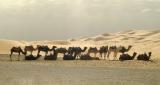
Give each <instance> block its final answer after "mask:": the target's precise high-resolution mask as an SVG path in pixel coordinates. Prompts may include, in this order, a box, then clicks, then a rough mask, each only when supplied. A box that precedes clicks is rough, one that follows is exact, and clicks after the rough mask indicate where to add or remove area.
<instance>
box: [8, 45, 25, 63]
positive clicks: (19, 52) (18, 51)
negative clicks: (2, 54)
mask: <svg viewBox="0 0 160 85" xmlns="http://www.w3.org/2000/svg"><path fill="white" fill-rule="evenodd" d="M10 51H11V54H10V60H11V61H12V54H13V53H18V54H19V55H18V61H20V55H21V53H22V54H24V55H26V53H25V52H24V51H23V50H22V49H21V47H12V48H11V50H10Z"/></svg>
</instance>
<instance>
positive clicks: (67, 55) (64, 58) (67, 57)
mask: <svg viewBox="0 0 160 85" xmlns="http://www.w3.org/2000/svg"><path fill="white" fill-rule="evenodd" d="M75 59H76V56H73V55H71V54H65V55H64V56H63V60H75Z"/></svg>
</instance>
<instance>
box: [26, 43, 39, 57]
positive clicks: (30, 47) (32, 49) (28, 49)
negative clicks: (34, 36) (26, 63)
mask: <svg viewBox="0 0 160 85" xmlns="http://www.w3.org/2000/svg"><path fill="white" fill-rule="evenodd" d="M35 50H37V48H36V49H35V48H34V47H33V46H32V45H30V46H25V47H24V51H25V52H26V54H27V52H28V51H29V52H30V53H31V55H32V53H33V51H35Z"/></svg>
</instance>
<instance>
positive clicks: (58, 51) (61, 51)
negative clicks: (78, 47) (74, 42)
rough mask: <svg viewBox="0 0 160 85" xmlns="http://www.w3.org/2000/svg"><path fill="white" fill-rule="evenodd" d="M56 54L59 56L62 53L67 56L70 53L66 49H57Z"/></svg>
mask: <svg viewBox="0 0 160 85" xmlns="http://www.w3.org/2000/svg"><path fill="white" fill-rule="evenodd" d="M55 52H56V53H57V55H58V54H59V53H62V54H63V55H65V54H66V53H67V52H68V51H67V49H66V48H56V49H55Z"/></svg>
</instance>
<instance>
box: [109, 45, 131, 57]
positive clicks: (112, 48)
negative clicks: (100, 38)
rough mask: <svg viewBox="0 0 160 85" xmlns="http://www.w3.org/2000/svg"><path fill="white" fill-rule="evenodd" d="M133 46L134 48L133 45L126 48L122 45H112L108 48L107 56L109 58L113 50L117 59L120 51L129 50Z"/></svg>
mask: <svg viewBox="0 0 160 85" xmlns="http://www.w3.org/2000/svg"><path fill="white" fill-rule="evenodd" d="M131 48H132V46H131V45H129V46H128V48H125V47H124V46H120V47H116V46H111V47H109V49H108V55H107V58H108V59H109V55H110V53H111V52H113V53H114V56H113V57H114V59H117V54H118V53H125V52H128V51H129V50H130V49H131Z"/></svg>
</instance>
